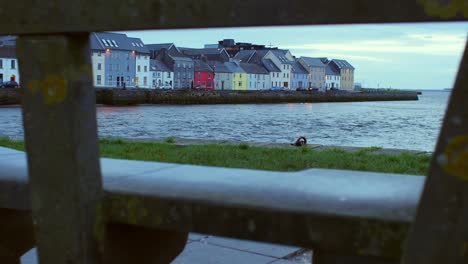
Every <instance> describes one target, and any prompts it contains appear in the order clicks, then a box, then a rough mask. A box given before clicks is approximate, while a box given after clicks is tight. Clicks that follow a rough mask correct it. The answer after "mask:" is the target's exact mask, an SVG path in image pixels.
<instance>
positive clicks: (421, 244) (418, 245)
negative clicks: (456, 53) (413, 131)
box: [404, 44, 468, 264]
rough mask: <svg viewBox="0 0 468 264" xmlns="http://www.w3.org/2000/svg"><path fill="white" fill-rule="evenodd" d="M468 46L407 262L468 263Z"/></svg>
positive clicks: (405, 259)
mask: <svg viewBox="0 0 468 264" xmlns="http://www.w3.org/2000/svg"><path fill="white" fill-rule="evenodd" d="M467 102H468V44H467V47H466V48H465V55H464V56H463V59H462V62H461V64H460V69H459V72H458V77H457V80H456V83H455V88H454V89H453V91H452V95H451V98H450V103H449V106H448V109H447V113H446V114H445V119H444V123H443V127H442V131H441V134H440V136H439V141H438V143H437V147H436V151H435V153H434V156H433V158H432V164H431V169H430V172H429V177H428V179H427V181H426V186H425V189H424V192H423V195H422V200H421V203H420V207H419V209H418V214H417V216H416V221H415V222H414V224H413V230H412V233H411V235H410V238H409V243H408V248H407V251H406V255H405V257H404V263H407V264H436V263H450V264H466V263H468V111H467V107H466V105H467Z"/></svg>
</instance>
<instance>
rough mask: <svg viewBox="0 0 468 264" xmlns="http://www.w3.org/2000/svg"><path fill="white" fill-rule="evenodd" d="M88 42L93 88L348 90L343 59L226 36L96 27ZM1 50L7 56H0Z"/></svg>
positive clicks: (350, 70)
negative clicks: (187, 43)
mask: <svg viewBox="0 0 468 264" xmlns="http://www.w3.org/2000/svg"><path fill="white" fill-rule="evenodd" d="M0 41H1V40H0ZM10 41H11V39H10ZM90 45H91V60H92V65H93V79H94V85H95V86H96V87H108V88H123V87H125V88H129V89H131V88H149V89H158V88H165V89H187V88H190V89H206V90H269V89H310V88H315V89H319V90H327V89H341V90H353V89H354V70H355V69H354V67H353V66H352V65H351V64H350V63H348V62H347V61H345V60H339V59H328V58H311V57H299V58H296V57H295V56H293V55H292V54H291V52H290V51H289V50H284V49H279V48H272V47H266V46H264V45H257V44H251V43H242V42H237V43H236V42H235V41H234V40H232V39H224V40H221V41H219V42H218V43H217V44H207V45H205V47H204V48H184V47H177V46H176V45H174V44H173V43H164V44H145V43H143V41H142V40H141V39H139V38H131V37H128V36H127V35H126V34H122V33H110V32H97V33H92V34H91V39H90ZM4 49H5V48H4V47H2V45H1V42H0V76H5V73H2V70H4V69H3V68H2V66H4V65H5V63H2V62H3V61H4V60H8V59H9V60H11V59H15V58H14V53H12V52H2V50H4ZM9 49H11V47H9ZM2 54H7V55H9V58H1V56H2ZM15 63H16V62H15ZM12 65H13V64H12ZM15 70H16V71H15V72H14V74H11V73H8V74H6V75H12V76H13V75H14V78H15V79H16V80H19V73H18V72H17V67H16V68H15ZM10 77H11V76H10ZM0 81H1V80H0Z"/></svg>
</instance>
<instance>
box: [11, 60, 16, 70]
mask: <svg viewBox="0 0 468 264" xmlns="http://www.w3.org/2000/svg"><path fill="white" fill-rule="evenodd" d="M11 68H12V69H16V62H15V60H11Z"/></svg>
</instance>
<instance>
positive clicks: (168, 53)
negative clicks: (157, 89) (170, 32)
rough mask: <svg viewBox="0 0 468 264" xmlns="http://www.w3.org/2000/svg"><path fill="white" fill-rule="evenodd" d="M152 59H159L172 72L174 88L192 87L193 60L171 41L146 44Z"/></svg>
mask: <svg viewBox="0 0 468 264" xmlns="http://www.w3.org/2000/svg"><path fill="white" fill-rule="evenodd" d="M146 46H147V48H148V50H149V52H150V54H151V58H152V59H159V60H161V61H162V62H164V64H166V65H167V66H168V67H169V69H170V70H171V71H172V72H173V73H174V86H173V87H174V89H191V88H193V87H194V78H195V76H194V74H195V69H194V62H193V60H192V59H191V58H190V57H187V56H186V55H184V54H183V53H182V52H181V51H180V50H179V49H178V48H177V47H176V46H175V45H174V44H173V43H163V44H149V45H146Z"/></svg>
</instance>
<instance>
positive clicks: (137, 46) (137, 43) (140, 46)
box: [128, 37, 150, 53]
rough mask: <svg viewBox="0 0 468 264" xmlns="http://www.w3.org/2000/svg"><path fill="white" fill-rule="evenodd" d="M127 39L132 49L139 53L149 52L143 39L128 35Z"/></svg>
mask: <svg viewBox="0 0 468 264" xmlns="http://www.w3.org/2000/svg"><path fill="white" fill-rule="evenodd" d="M128 40H129V41H130V43H131V45H132V49H133V50H135V51H137V52H140V53H150V51H149V49H148V48H147V47H146V45H145V44H144V43H143V41H141V39H139V38H130V37H128Z"/></svg>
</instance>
